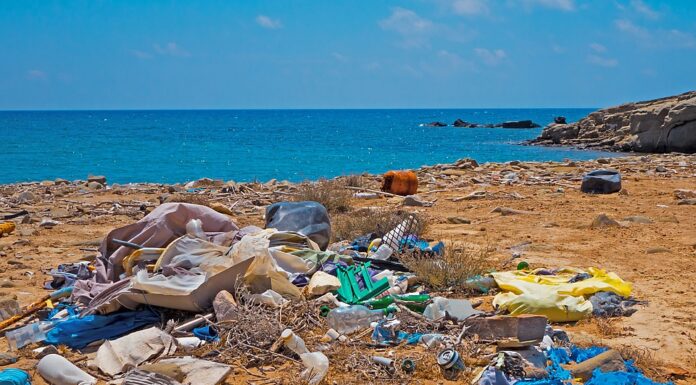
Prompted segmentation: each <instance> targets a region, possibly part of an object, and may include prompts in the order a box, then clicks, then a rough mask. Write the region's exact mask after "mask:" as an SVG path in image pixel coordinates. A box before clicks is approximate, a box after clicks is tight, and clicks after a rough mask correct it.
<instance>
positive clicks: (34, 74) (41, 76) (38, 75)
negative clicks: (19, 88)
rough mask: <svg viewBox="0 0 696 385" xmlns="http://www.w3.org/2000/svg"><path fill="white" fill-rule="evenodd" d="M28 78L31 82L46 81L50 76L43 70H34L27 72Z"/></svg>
mask: <svg viewBox="0 0 696 385" xmlns="http://www.w3.org/2000/svg"><path fill="white" fill-rule="evenodd" d="M27 78H28V79H30V80H45V79H47V78H48V74H47V73H46V72H45V71H42V70H37V69H32V70H29V71H27Z"/></svg>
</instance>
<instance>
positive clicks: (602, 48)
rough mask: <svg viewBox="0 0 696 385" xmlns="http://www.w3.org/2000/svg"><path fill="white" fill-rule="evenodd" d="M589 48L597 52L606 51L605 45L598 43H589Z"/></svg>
mask: <svg viewBox="0 0 696 385" xmlns="http://www.w3.org/2000/svg"><path fill="white" fill-rule="evenodd" d="M590 49H591V50H593V51H595V52H599V53H602V52H607V47H605V46H603V45H601V44H599V43H591V44H590Z"/></svg>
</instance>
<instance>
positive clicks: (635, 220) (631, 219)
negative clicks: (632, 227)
mask: <svg viewBox="0 0 696 385" xmlns="http://www.w3.org/2000/svg"><path fill="white" fill-rule="evenodd" d="M623 220H624V221H626V222H633V223H642V224H649V223H653V221H652V219H650V218H648V217H644V216H642V215H634V216H630V217H626V218H624V219H623Z"/></svg>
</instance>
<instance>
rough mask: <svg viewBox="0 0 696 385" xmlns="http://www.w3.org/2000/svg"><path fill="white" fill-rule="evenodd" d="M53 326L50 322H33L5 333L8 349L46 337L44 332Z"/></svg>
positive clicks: (17, 347) (14, 348) (18, 347)
mask: <svg viewBox="0 0 696 385" xmlns="http://www.w3.org/2000/svg"><path fill="white" fill-rule="evenodd" d="M51 328H53V323H52V322H34V323H31V324H29V325H25V326H22V327H21V328H19V329H15V330H11V331H9V332H7V333H5V338H7V344H8V345H10V350H17V349H21V348H23V347H24V346H26V345H29V344H31V343H34V342H41V341H43V340H45V339H46V333H47V332H48V331H49V330H51Z"/></svg>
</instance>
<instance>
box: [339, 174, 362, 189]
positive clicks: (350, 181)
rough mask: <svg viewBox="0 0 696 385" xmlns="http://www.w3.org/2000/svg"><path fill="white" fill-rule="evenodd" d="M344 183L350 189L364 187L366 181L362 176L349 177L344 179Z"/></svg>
mask: <svg viewBox="0 0 696 385" xmlns="http://www.w3.org/2000/svg"><path fill="white" fill-rule="evenodd" d="M342 179H343V183H345V185H346V186H349V187H364V184H365V181H364V180H363V177H362V175H348V176H345V177H343V178H342Z"/></svg>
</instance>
